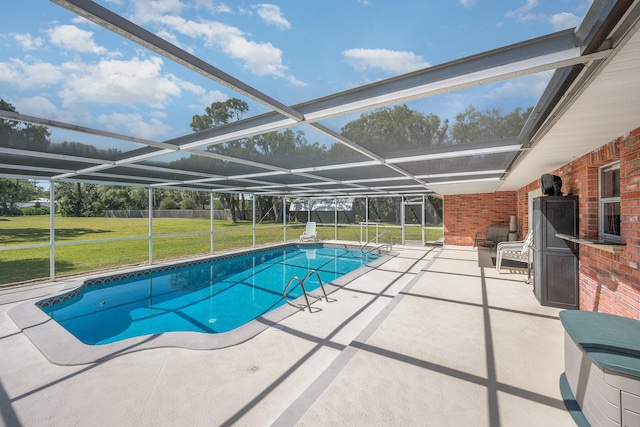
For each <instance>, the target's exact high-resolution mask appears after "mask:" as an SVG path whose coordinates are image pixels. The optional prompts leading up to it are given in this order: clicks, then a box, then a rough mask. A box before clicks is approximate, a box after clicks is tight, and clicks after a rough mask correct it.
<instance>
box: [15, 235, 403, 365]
mask: <svg viewBox="0 0 640 427" xmlns="http://www.w3.org/2000/svg"><path fill="white" fill-rule="evenodd" d="M317 245H323V246H325V247H346V248H350V249H354V248H355V249H359V248H360V247H361V245H354V244H351V245H350V244H340V243H328V242H316V243H304V242H303V243H298V242H292V243H281V244H277V245H270V246H263V247H260V248H252V249H249V250H244V251H234V252H226V253H224V254H219V255H215V254H214V255H208V256H205V257H199V258H194V259H190V260H182V261H176V262H170V263H166V264H159V265H157V266H145V267H139V268H135V269H126V270H122V271H120V272H119V273H116V274H111V275H105V274H104V273H103V274H99V273H97V274H93V275H87V276H83V277H79V278H76V279H74V280H72V281H70V282H69V283H68V284H67V285H66V286H65V287H64V289H62V290H61V291H60V292H57V293H56V295H53V296H51V297H47V298H44V299H43V298H42V297H39V298H34V299H32V300H29V301H26V302H24V303H21V304H19V305H17V306H15V307H12V308H11V309H10V310H9V311H8V314H9V317H10V318H11V319H12V320H13V322H14V323H15V324H16V325H17V326H18V327H19V328H20V330H21V331H22V332H23V333H24V334H25V335H26V336H27V338H29V340H30V341H31V342H32V343H33V344H34V345H35V346H36V347H37V348H38V350H40V352H41V353H42V354H43V355H44V356H45V357H46V358H47V360H49V362H51V363H54V364H56V365H84V364H88V363H95V362H101V361H104V360H108V359H111V358H113V357H116V356H119V355H123V354H127V353H133V352H136V351H141V350H147V349H152V348H162V347H179V348H184V349H189V350H215V349H220V348H225V347H230V346H233V345H237V344H240V343H243V342H245V341H247V340H249V339H251V338H253V337H255V336H256V335H258V334H259V333H261V332H262V331H264V330H266V329H267V328H269V327H273V326H275V325H277V324H278V322H280V321H282V320H284V319H285V318H287V317H289V316H291V315H292V314H295V313H297V312H299V311H300V310H298V309H296V308H295V307H292V306H290V305H288V304H285V305H283V306H280V307H278V308H276V309H275V310H273V311H271V312H269V313H266V314H265V315H263V316H260V317H258V318H256V319H254V320H252V321H250V322H248V323H246V324H245V325H243V326H241V327H239V328H236V329H234V330H232V331H229V332H224V333H220V334H207V333H201V332H165V333H161V334H153V335H145V336H140V337H133V338H127V339H125V340H122V341H117V342H114V343H110V344H104V345H88V344H85V343H83V342H81V341H80V340H78V339H77V338H76V337H75V336H73V335H72V334H71V333H70V332H69V331H67V330H66V329H64V328H63V327H62V326H60V324H58V322H56V321H54V320H53V319H52V318H51V317H49V315H47V314H46V313H45V312H44V311H43V310H41V309H40V308H39V306H38V303H40V302H42V301H49V300H52V299H56V298H59V297H61V296H63V295H67V294H69V293H70V292H73V291H74V290H75V289H77V288H81V287H83V286H86V285H85V284H86V283H87V282H92V283H97V281H99V280H100V279H101V278H111V277H118V278H121V277H123V275H124V276H127V277H132V276H135V275H136V274H140V273H141V272H148V271H153V272H157V271H167V270H171V269H175V268H179V267H180V266H184V265H193V264H194V263H204V262H208V261H211V260H218V259H228V258H233V257H237V256H241V255H246V254H250V253H256V252H262V251H267V250H272V249H277V248H284V247H288V246H317ZM397 255H398V254H397V253H396V252H393V251H389V252H386V253H385V254H383V255H382V256H381V257H380V258H378V259H376V260H374V261H372V262H370V263H369V264H367V265H365V266H363V267H360V268H358V269H357V270H354V271H352V272H350V273H348V274H345V275H344V276H342V277H340V278H338V279H336V280H334V281H332V282H330V283H327V284H325V289H326V291H327V294H330V293H333V292H335V291H336V290H338V289H340V288H342V287H343V286H345V285H347V284H348V283H350V282H352V281H353V280H355V279H356V278H358V277H360V276H362V275H364V274H366V273H368V272H370V271H372V270H374V269H376V268H378V267H380V266H381V265H382V264H384V263H386V262H387V261H388V260H389V259H391V258H393V257H394V256H397ZM112 280H114V279H112ZM299 300H302V297H300V298H299ZM296 301H297V302H300V301H298V300H296Z"/></svg>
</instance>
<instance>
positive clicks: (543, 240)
mask: <svg viewBox="0 0 640 427" xmlns="http://www.w3.org/2000/svg"><path fill="white" fill-rule="evenodd" d="M557 233H560V234H567V235H570V236H577V235H578V197H577V196H542V197H538V198H536V199H534V200H533V291H534V293H535V295H536V298H537V299H538V301H539V302H540V304H542V305H548V306H552V307H560V308H567V309H577V308H579V303H580V299H579V283H578V250H579V247H578V244H577V243H574V242H570V241H568V240H564V239H561V238H559V237H557V236H556V234H557Z"/></svg>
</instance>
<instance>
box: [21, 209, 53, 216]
mask: <svg viewBox="0 0 640 427" xmlns="http://www.w3.org/2000/svg"><path fill="white" fill-rule="evenodd" d="M15 214H16V215H25V216H28V215H49V209H45V208H16V209H15Z"/></svg>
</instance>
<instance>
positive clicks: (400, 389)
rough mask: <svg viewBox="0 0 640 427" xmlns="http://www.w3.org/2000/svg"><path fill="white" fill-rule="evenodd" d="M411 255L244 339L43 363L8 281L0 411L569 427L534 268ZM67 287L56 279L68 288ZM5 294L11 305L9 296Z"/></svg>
mask: <svg viewBox="0 0 640 427" xmlns="http://www.w3.org/2000/svg"><path fill="white" fill-rule="evenodd" d="M398 252H399V255H398V256H397V257H395V258H393V259H391V260H390V261H388V262H387V263H385V264H383V265H382V266H380V267H379V268H376V269H374V270H372V271H370V272H369V273H366V274H365V275H363V276H360V277H359V278H358V279H356V280H354V282H352V283H350V284H349V285H347V286H346V287H344V288H342V289H340V290H339V291H337V292H335V293H334V294H332V295H334V296H335V297H336V299H337V301H336V302H332V303H323V306H322V308H323V310H322V311H320V312H318V313H314V314H312V315H310V314H307V313H297V314H295V315H293V316H291V317H289V318H287V319H285V320H284V321H282V322H281V323H280V324H279V325H277V327H272V328H268V329H267V330H266V331H264V332H263V333H261V334H260V335H258V336H256V337H255V338H253V339H251V340H249V341H247V342H245V343H243V344H239V345H237V346H233V347H229V348H225V349H220V350H215V351H191V350H183V349H176V348H159V349H153V350H145V351H141V352H137V353H132V354H127V355H123V356H120V357H116V358H114V359H111V360H107V361H103V362H101V363H97V364H92V365H87V366H84V367H77V366H76V367H69V366H56V365H52V364H50V363H49V362H47V361H46V360H45V359H44V358H43V357H42V355H41V354H40V353H39V352H38V350H37V349H36V348H35V347H34V346H33V345H32V344H31V343H30V342H29V341H28V339H27V338H26V337H25V336H24V334H22V333H20V332H18V331H17V330H16V328H15V325H14V324H13V323H12V322H11V321H10V320H9V319H8V318H7V317H6V310H7V309H8V308H9V307H10V306H12V305H13V302H11V298H14V299H15V300H16V301H19V300H23V299H25V296H26V295H27V294H29V293H31V292H33V293H34V294H39V295H42V291H43V289H33V291H29V290H28V289H27V288H25V289H24V292H22V291H20V292H15V290H14V292H12V293H6V294H5V293H2V292H0V316H2V318H3V319H2V322H0V337H2V338H1V339H0V354H1V355H2V356H0V358H1V359H2V360H1V362H2V363H0V380H1V383H0V384H1V388H0V408H1V409H2V413H3V416H4V419H5V421H11V422H13V421H16V422H17V423H20V424H22V425H37V424H38V423H40V422H41V421H42V420H45V419H46V420H48V421H49V422H51V423H55V424H65V423H66V424H69V423H71V424H87V423H91V422H93V421H95V420H96V419H100V420H101V422H102V423H104V424H121V425H131V424H135V423H137V424H144V425H149V424H157V425H175V424H176V423H182V424H189V425H236V424H238V425H282V426H285V425H300V426H312V425H313V426H316V425H372V424H377V425H390V424H393V425H421V426H423V425H433V426H449V425H451V426H453V425H456V426H459V425H478V426H498V425H506V426H510V425H514V426H526V425H531V426H540V425H554V426H565V425H566V426H570V425H575V424H574V423H573V420H572V418H571V416H570V415H569V413H568V412H567V411H566V409H565V407H564V404H563V401H562V397H561V395H560V390H559V387H558V381H559V377H560V374H561V373H562V371H563V369H564V358H563V354H564V347H563V329H562V326H561V324H560V321H559V320H558V311H559V310H558V309H553V308H549V307H541V306H540V305H539V304H538V303H537V301H536V300H535V297H534V295H533V293H532V289H531V286H530V285H527V284H525V283H524V280H525V279H526V274H521V273H517V272H509V271H508V270H505V272H504V273H503V274H500V275H498V274H497V273H496V271H495V268H493V267H491V268H488V267H483V266H481V264H479V259H481V258H479V254H480V255H481V256H483V254H482V250H481V251H480V252H478V251H475V250H473V249H471V248H468V247H444V248H442V247H439V248H428V249H427V250H425V249H424V248H409V247H405V248H398ZM56 286H57V285H56ZM3 303H4V304H3Z"/></svg>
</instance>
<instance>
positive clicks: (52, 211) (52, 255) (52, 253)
mask: <svg viewBox="0 0 640 427" xmlns="http://www.w3.org/2000/svg"><path fill="white" fill-rule="evenodd" d="M55 200H56V191H55V188H54V182H53V180H49V280H51V281H52V282H53V281H54V280H55V279H56V221H55V218H56V205H55Z"/></svg>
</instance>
